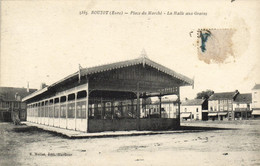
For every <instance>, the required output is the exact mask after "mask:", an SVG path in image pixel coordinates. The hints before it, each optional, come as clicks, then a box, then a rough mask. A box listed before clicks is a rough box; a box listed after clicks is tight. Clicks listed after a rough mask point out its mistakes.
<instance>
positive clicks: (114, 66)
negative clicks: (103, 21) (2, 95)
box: [23, 56, 193, 101]
mask: <svg viewBox="0 0 260 166" xmlns="http://www.w3.org/2000/svg"><path fill="white" fill-rule="evenodd" d="M140 64H141V65H143V66H145V65H147V66H150V67H153V68H155V69H157V70H159V71H161V72H163V73H165V74H168V75H170V76H171V77H173V78H175V79H178V80H180V81H182V82H183V85H192V84H193V80H192V79H190V78H188V77H186V76H184V75H182V74H179V73H177V72H175V71H173V70H171V69H169V68H167V67H165V66H163V65H160V64H158V63H156V62H154V61H152V60H150V59H149V58H147V57H145V56H143V57H140V58H136V59H133V60H126V61H121V62H116V63H110V64H105V65H100V66H94V67H89V68H81V69H79V71H78V72H75V73H73V74H71V75H69V76H67V77H65V78H63V79H61V80H59V81H57V82H55V83H53V84H51V85H50V86H48V87H45V88H43V89H41V90H39V91H36V92H34V93H33V94H31V95H29V96H27V97H26V98H23V101H26V100H28V99H30V98H33V97H35V96H38V95H40V94H42V93H44V92H47V91H48V90H49V89H50V88H53V87H55V86H57V85H59V84H62V83H64V82H65V81H67V80H69V79H71V78H77V77H78V76H80V77H81V76H88V75H91V74H95V73H101V72H106V71H110V70H114V69H120V68H124V67H128V66H134V65H140Z"/></svg>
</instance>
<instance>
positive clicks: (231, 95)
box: [209, 91, 237, 100]
mask: <svg viewBox="0 0 260 166" xmlns="http://www.w3.org/2000/svg"><path fill="white" fill-rule="evenodd" d="M236 94H237V92H236V91H235V92H221V93H214V94H213V95H211V96H210V98H209V100H219V99H234V97H235V96H236Z"/></svg>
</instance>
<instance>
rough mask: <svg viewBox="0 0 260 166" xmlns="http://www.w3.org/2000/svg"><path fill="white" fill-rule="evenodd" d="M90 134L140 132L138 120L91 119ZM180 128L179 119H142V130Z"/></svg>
mask: <svg viewBox="0 0 260 166" xmlns="http://www.w3.org/2000/svg"><path fill="white" fill-rule="evenodd" d="M88 126H89V128H88V132H102V131H129V130H138V129H139V127H138V120H137V119H114V120H108V119H89V124H88ZM179 126H180V124H179V121H178V120H177V119H164V118H154V119H140V130H169V129H177V128H178V127H179Z"/></svg>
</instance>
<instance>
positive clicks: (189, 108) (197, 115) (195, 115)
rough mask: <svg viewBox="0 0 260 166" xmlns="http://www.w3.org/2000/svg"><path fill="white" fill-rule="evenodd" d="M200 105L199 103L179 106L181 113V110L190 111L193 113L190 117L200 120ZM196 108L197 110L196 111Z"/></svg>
mask: <svg viewBox="0 0 260 166" xmlns="http://www.w3.org/2000/svg"><path fill="white" fill-rule="evenodd" d="M201 109H202V107H201V105H195V106H181V113H182V112H191V114H192V115H193V116H192V117H193V118H191V119H196V120H202V110H201ZM197 110H198V111H197Z"/></svg>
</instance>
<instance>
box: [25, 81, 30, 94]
mask: <svg viewBox="0 0 260 166" xmlns="http://www.w3.org/2000/svg"><path fill="white" fill-rule="evenodd" d="M26 91H27V92H28V93H29V91H30V89H29V82H27V89H26Z"/></svg>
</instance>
